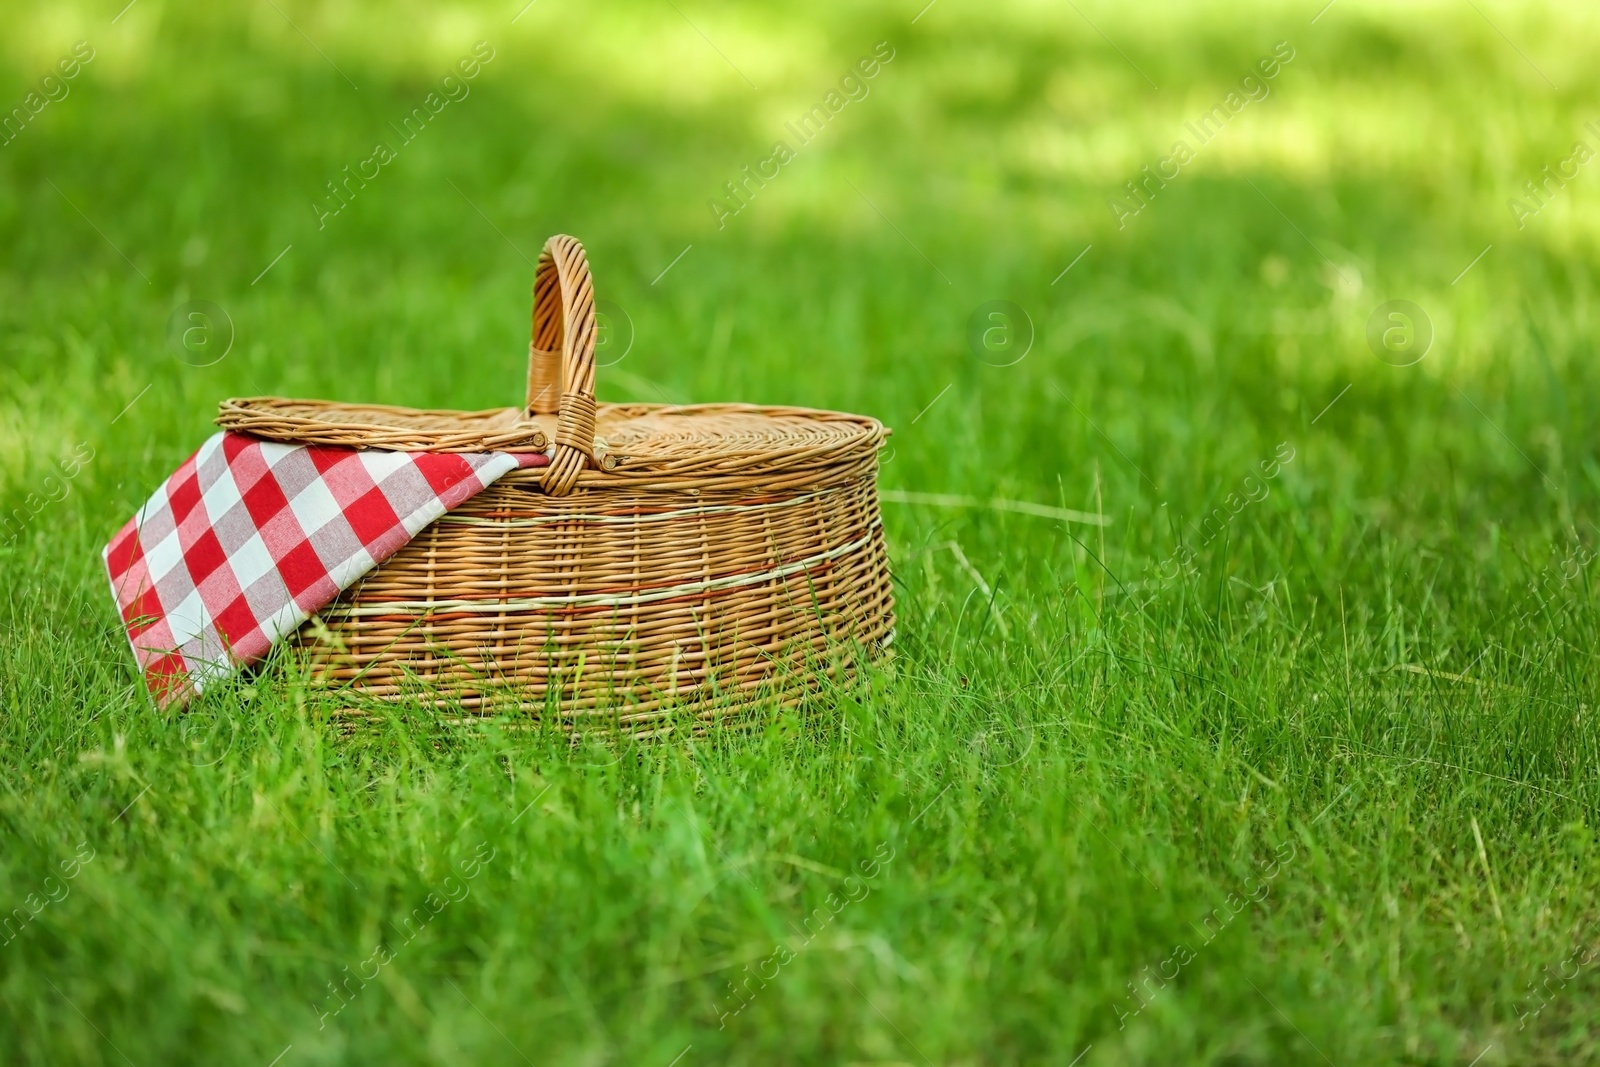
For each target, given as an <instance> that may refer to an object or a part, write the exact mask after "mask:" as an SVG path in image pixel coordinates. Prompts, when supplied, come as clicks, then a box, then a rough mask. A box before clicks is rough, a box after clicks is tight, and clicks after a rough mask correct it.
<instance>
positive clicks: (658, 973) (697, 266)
mask: <svg viewBox="0 0 1600 1067" xmlns="http://www.w3.org/2000/svg"><path fill="white" fill-rule="evenodd" d="M124 3H125V0H93V2H90V3H83V4H80V3H75V2H71V0H68V2H64V3H51V2H44V0H21V2H19V3H16V4H9V5H7V6H6V7H5V9H4V10H3V11H0V108H3V109H4V114H5V115H10V116H12V118H13V121H12V125H11V126H10V127H7V128H6V132H5V133H4V135H3V136H0V141H4V142H5V143H3V144H0V250H3V253H0V255H3V259H0V513H3V515H4V517H5V518H4V521H5V522H6V523H8V525H7V526H5V527H4V528H3V529H0V786H3V788H0V915H3V916H4V919H3V922H4V927H3V932H0V1061H3V1062H5V1063H19V1064H21V1063H29V1064H35V1063H36V1064H65V1063H83V1064H125V1063H131V1064H137V1065H140V1067H143V1065H146V1064H179V1063H203V1064H245V1065H257V1067H268V1065H270V1064H276V1065H278V1067H297V1065H300V1064H336V1063H338V1064H345V1063H348V1064H368V1063H370V1064H411V1063H419V1064H420V1063H430V1064H432V1063H437V1064H482V1063H494V1064H520V1063H525V1062H526V1063H536V1064H546V1063H551V1064H556V1063H562V1064H564V1063H583V1064H599V1063H619V1064H630V1065H632V1064H638V1065H643V1067H672V1065H676V1067H697V1065H700V1064H709V1063H737V1064H762V1065H765V1064H788V1063H797V1064H798V1063H807V1064H810V1063H818V1064H822V1063H827V1064H831V1063H881V1064H890V1063H895V1064H928V1065H932V1064H1022V1063H1028V1064H1032V1063H1055V1064H1062V1065H1067V1064H1077V1065H1080V1067H1101V1065H1111V1064H1150V1065H1169V1064H1218V1065H1222V1064H1229V1065H1246V1064H1278V1063H1328V1064H1333V1065H1337V1067H1356V1065H1362V1067H1368V1065H1376V1064H1458V1065H1461V1067H1466V1065H1468V1064H1473V1063H1476V1064H1479V1065H1481V1067H1497V1065H1502V1064H1569V1063H1595V1062H1600V925H1597V922H1600V908H1597V904H1596V901H1597V900H1600V842H1597V841H1596V830H1597V825H1600V808H1597V805H1600V777H1597V770H1600V723H1597V721H1596V704H1597V696H1600V693H1597V689H1600V684H1597V683H1600V664H1597V663H1596V649H1597V647H1600V644H1597V639H1600V612H1597V610H1596V602H1595V597H1594V582H1595V580H1596V576H1597V566H1596V564H1595V555H1596V552H1597V551H1600V527H1597V526H1596V522H1597V521H1600V518H1597V505H1600V455H1597V446H1600V425H1597V422H1596V414H1595V413H1596V404H1595V399H1596V397H1597V396H1600V362H1597V359H1596V355H1597V339H1600V275H1597V268H1600V190H1597V185H1596V183H1597V181H1600V177H1597V175H1600V168H1597V167H1595V166H1593V165H1591V161H1592V160H1593V159H1594V157H1595V156H1596V155H1597V154H1600V101H1597V100H1596V99H1595V97H1594V95H1593V93H1592V92H1591V84H1592V83H1590V82H1589V81H1588V78H1589V77H1590V76H1589V75H1585V74H1584V73H1583V72H1584V70H1585V69H1591V72H1592V68H1591V67H1590V64H1592V63H1593V56H1592V54H1591V53H1592V51H1593V49H1592V47H1590V45H1592V42H1593V41H1594V40H1595V39H1596V35H1597V33H1600V12H1596V11H1595V10H1594V9H1593V8H1592V6H1589V5H1582V4H1578V3H1568V4H1564V5H1553V4H1530V5H1517V4H1511V3H1506V2H1503V0H1450V2H1448V3H1445V2H1442V0H1441V2H1437V3H1427V2H1419V3H1402V4H1394V3H1380V2H1377V0H1338V2H1336V3H1334V4H1332V5H1330V6H1329V7H1327V8H1324V9H1322V10H1321V11H1320V12H1319V10H1318V9H1319V7H1321V0H1311V2H1307V3H1295V4H1249V3H1221V2H1184V3H1174V4H1169V5H1162V6H1160V8H1159V9H1151V10H1141V9H1138V8H1135V7H1134V6H1133V5H1121V4H1113V3H1109V2H1105V0H1062V2H1060V3H1057V2H1054V0H1052V2H1048V3H1046V2H1042V0H1009V2H1005V3H998V4H981V5H973V4H967V3H962V2H960V0H942V2H937V3H934V4H931V5H929V6H927V7H926V8H923V7H922V3H923V0H911V2H909V3H903V4H894V5H888V6H881V7H868V6H866V5H860V4H848V3H843V2H839V0H823V2H821V3H814V4H807V5H803V6H801V7H797V8H796V9H795V10H794V11H792V12H791V11H786V10H782V9H780V8H778V7H774V6H772V5H757V4H753V3H745V4H735V3H731V2H725V0H670V2H665V3H660V2H657V0H608V2H606V3H602V4H596V5H576V4H569V3H564V2H562V0H537V2H536V3H532V4H530V5H528V6H527V7H523V6H522V0H494V2H492V3H491V2H483V3H477V2H473V3H466V2H457V3H452V4H448V5H446V4H434V3H419V2H416V0H401V2H398V3H391V4H378V3H371V2H354V0H344V2H336V3H323V4H313V3H309V2H305V0H245V2H243V3H240V4H229V5H211V4H203V3H199V2H194V0H186V2H181V3H180V2H163V0H136V2H135V3H134V4H132V5H131V6H128V7H126V8H124V7H123V4H124ZM519 9H520V10H519ZM79 42H83V44H81V45H80V44H79ZM868 69H871V70H872V71H873V73H872V74H871V76H870V77H869V76H867V75H866V74H865V71H866V70H868ZM468 70H472V71H473V72H474V73H472V74H471V75H470V76H468V74H467V73H466V72H467V71H468ZM1269 71H1270V73H1269ZM69 72H70V74H69ZM47 76H49V77H48V80H46V79H47ZM447 76H449V80H448V81H447V80H446V79H447ZM830 92H833V93H837V94H838V95H837V96H835V97H834V98H833V99H834V100H836V101H838V106H837V107H830V106H828V100H829V94H830ZM30 94H33V95H31V96H30ZM430 100H431V101H433V102H434V104H437V107H435V106H433V104H430V103H429V101H430ZM30 101H32V103H30ZM819 104H820V105H822V108H823V109H822V111H821V112H820V114H821V115H823V116H825V117H826V122H825V123H824V122H821V121H820V120H818V119H817V118H816V116H817V115H818V114H819V113H818V112H816V111H813V108H814V107H815V106H817V105H819ZM34 105H37V107H36V108H35V106H34ZM13 108H20V109H22V110H21V111H15V112H14V111H12V110H11V109H13ZM418 109H421V110H420V111H419V110H418ZM17 116H21V117H20V118H18V117H17ZM419 116H420V117H419ZM808 116H810V120H809V121H808V118H807V117H808ZM408 121H409V123H410V124H409V125H408ZM1586 124H1592V125H1586ZM1180 144H1181V149H1180ZM1580 146H1581V151H1580ZM380 148H382V149H383V150H382V151H380ZM747 167H748V168H749V170H748V171H747V170H746V168H747ZM345 168H349V170H348V171H347V170H346V169H345ZM374 168H375V169H376V175H375V176H373V177H371V178H370V180H365V181H360V180H358V181H352V182H349V183H347V184H340V183H345V182H346V176H347V175H348V174H350V173H356V172H360V173H364V174H367V175H371V174H373V170H374ZM1546 168H1548V170H1547V169H1546ZM774 170H776V174H775V175H774V174H773V172H774ZM748 173H753V174H756V175H757V176H758V177H757V178H756V179H747V178H746V175H747V174H748ZM763 174H764V175H769V176H770V177H761V175H763ZM735 182H739V183H741V185H740V187H739V188H740V189H741V190H742V195H740V196H739V197H737V198H735V197H734V196H732V195H730V194H731V192H732V191H733V187H732V185H731V183H735ZM1133 182H1137V183H1138V184H1137V185H1133V186H1130V184H1129V183H1133ZM1529 183H1535V184H1533V185H1530V184H1529ZM335 184H338V185H339V187H340V188H341V189H342V190H343V193H342V195H335V193H334V191H333V186H334V185H335ZM557 232H567V233H572V234H574V235H576V236H578V237H579V238H581V239H582V240H583V241H584V242H585V243H586V245H587V247H588V250H589V256H590V259H591V262H592V264H593V266H594V270H595V274H596V279H597V287H598V293H599V295H600V297H601V298H602V299H604V300H608V301H610V302H611V304H610V305H609V308H610V314H611V330H612V333H611V335H610V336H609V337H608V344H610V345H612V347H611V349H610V350H609V352H610V355H603V356H602V359H601V362H602V363H607V362H609V364H610V365H607V366H603V367H602V368H601V369H600V371H599V390H600V395H601V398H602V399H603V400H640V401H659V400H673V401H690V400H693V401H711V400H745V401H755V402H763V403H782V404H801V405H808V406H814V407H823V408H834V409H840V410H847V411H859V412H863V413H868V414H871V415H874V416H876V417H878V418H880V419H882V420H883V421H884V422H885V423H887V424H888V425H890V426H892V427H893V428H894V431H895V433H894V437H893V439H892V442H891V444H892V448H891V449H890V450H889V451H888V452H886V453H885V455H884V464H883V467H882V473H881V484H882V486H883V488H884V490H885V491H886V502H885V505H884V507H885V521H886V524H887V532H888V538H889V546H890V553H891V559H892V563H893V567H894V571H895V578H896V595H897V611H898V617H899V623H898V635H897V639H896V642H895V651H896V654H895V656H894V657H893V658H892V659H889V660H886V661H884V662H882V663H880V664H879V665H878V666H876V667H875V668H874V669H872V670H871V671H870V672H868V673H867V674H865V675H864V676H862V677H860V678H859V679H857V680H855V681H854V682H853V683H851V684H848V685H844V686H841V687H837V688H835V689H830V690H828V691H827V692H825V693H823V694H822V695H821V696H820V697H819V698H818V699H817V700H815V701H813V702H812V703H811V704H810V705H808V706H807V707H805V708H804V709H802V710H801V711H800V712H779V711H773V712H772V713H771V714H770V715H769V716H767V717H766V719H765V721H764V722H763V724H762V726H761V727H760V728H759V729H756V730H754V731H751V732H749V733H746V734H742V735H738V736H713V737H710V738H706V739H702V740H686V739H679V740H669V741H665V742H656V743H645V744H629V745H608V744H605V743H601V742H599V741H592V742H588V743H586V744H585V745H583V746H582V747H581V748H579V749H577V750H576V751H574V750H571V749H569V747H568V746H567V745H566V744H564V743H563V742H562V741H561V740H559V739H558V738H554V737H550V736H547V735H546V734H544V733H542V732H540V731H538V730H528V729H522V728H519V726H521V725H523V724H519V723H517V722H512V721H503V720H502V721H494V722H488V723H484V724H482V725H477V726H473V727H462V726H456V725H450V724H449V723H447V722H445V721H443V718H442V717H441V716H439V715H437V714H435V713H433V712H430V711H424V710H422V709H420V708H409V709H408V708H403V707H402V708H396V709H394V711H393V712H392V713H391V714H389V715H387V716H386V717H384V718H383V719H381V720H380V721H377V722H373V723H368V724H365V725H362V726H359V727H357V728H355V729H349V728H347V727H346V726H344V725H341V723H342V720H341V719H339V717H338V716H336V715H335V714H334V713H335V712H337V711H338V710H339V709H340V708H341V707H343V706H344V703H343V702H342V701H341V698H340V697H339V696H338V694H329V693H327V692H324V691H319V690H317V689H316V688H313V687H310V686H308V685H307V684H306V683H305V682H304V680H303V679H302V677H301V675H300V674H299V673H298V672H297V671H296V670H294V669H292V666H291V665H289V664H285V663H282V662H278V663H274V664H271V665H269V666H268V667H267V668H266V669H264V670H262V671H261V672H259V673H258V674H255V675H253V676H250V677H247V678H243V679H241V680H240V681H239V682H238V683H237V684H234V685H228V686H223V687H220V688H219V689H218V690H216V691H215V692H211V693H208V694H207V695H206V696H205V697H203V698H202V699H201V700H199V701H198V702H196V703H195V704H194V705H193V706H192V707H191V708H190V710H189V711H187V712H185V713H182V714H175V713H163V712H158V711H156V710H155V709H153V708H152V707H151V705H150V704H149V702H148V701H147V700H146V699H145V697H144V695H143V692H142V689H141V686H140V683H139V680H138V677H137V676H136V674H135V673H134V670H133V665H132V662H131V657H130V656H129V655H128V650H127V645H126V641H125V639H124V638H123V637H122V636H121V634H120V632H119V630H118V626H117V619H116V616H115V613H114V611H113V609H112V606H111V603H110V598H109V595H108V593H107V589H106V582H105V579H104V576H103V572H102V570H101V564H100V550H101V548H102V546H103V545H104V544H105V543H106V541H107V540H108V539H109V537H110V536H111V534H112V533H114V532H115V531H116V529H117V528H118V527H119V526H120V525H121V524H122V523H123V522H124V521H125V520H126V519H127V518H128V516H130V515H131V514H132V513H133V512H134V510H135V509H136V508H137V507H138V506H139V504H140V503H142V502H143V501H144V499H145V498H146V497H147V496H148V494H149V493H150V492H151V491H152V490H153V489H154V488H155V486H156V485H157V484H159V483H160V481H161V480H162V479H163V478H164V477H166V475H167V474H168V473H170V472H171V471H172V470H173V468H175V467H176V466H177V465H178V463H179V462H180V461H182V460H183V459H184V458H185V457H186V456H187V455H189V453H190V452H192V451H193V450H194V449H195V448H196V447H197V446H198V445H199V444H200V442H201V441H203V440H204V439H205V437H206V436H207V435H208V434H209V433H210V432H211V419H212V418H213V417H214V415H215V411H216V404H217V402H218V401H219V400H221V399H223V398H225V397H229V396H250V395H262V394H275V395H283V396H311V397H330V398H339V399H345V400H351V401H370V402H383V403H394V404H405V405H410V406H416V407H454V408H487V407H497V406H502V405H509V404H514V403H516V402H517V401H518V400H520V398H521V395H522V393H521V390H522V386H523V375H524V369H523V361H524V359H525V358H526V356H525V353H526V345H527V334H526V331H527V325H528V318H527V316H528V299H529V298H528V287H529V283H530V281H531V278H532V266H531V260H532V259H533V257H535V256H536V255H537V252H538V249H539V247H540V245H541V244H542V242H543V241H544V239H545V238H546V237H547V236H549V235H550V234H553V233H557ZM196 301H206V302H209V305H208V306H210V307H211V311H210V314H211V316H212V318H211V320H210V321H211V327H212V328H211V331H210V332H209V333H203V334H202V335H189V336H188V337H187V344H186V343H185V334H184V330H185V329H186V323H188V322H189V321H190V320H188V319H187V318H186V317H185V316H187V314H188V312H189V310H192V308H191V304H192V302H196ZM997 301H1003V302H1006V303H1005V304H1003V305H999V304H996V303H995V302H997ZM1392 301H1405V302H1408V303H1406V304H1404V305H1394V306H1390V302H1392ZM996 314H998V315H999V316H1000V317H999V318H994V317H992V316H993V315H996ZM1393 315H1399V316H1400V317H1398V318H1395V317H1391V316H1393ZM174 324H176V325H174ZM630 334H631V347H629V346H628V345H627V344H626V343H625V342H626V341H627V340H628V339H629V336H630ZM619 349H624V350H625V351H623V352H622V353H621V354H620V355H618V354H617V352H618V350H619ZM219 352H220V353H221V354H220V355H219ZM1019 505H1020V507H1019Z"/></svg>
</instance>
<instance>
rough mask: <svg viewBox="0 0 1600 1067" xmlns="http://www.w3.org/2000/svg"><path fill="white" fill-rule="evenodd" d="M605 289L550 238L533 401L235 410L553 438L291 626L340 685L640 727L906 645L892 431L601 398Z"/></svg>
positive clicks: (408, 698)
mask: <svg viewBox="0 0 1600 1067" xmlns="http://www.w3.org/2000/svg"><path fill="white" fill-rule="evenodd" d="M591 285H592V283H591V281H590V278H589V274H588V268H587V262H586V260H585V259H584V257H583V252H582V248H581V246H579V245H578V244H577V242H575V241H572V239H571V238H559V237H558V238H552V239H551V242H550V243H549V244H547V245H546V250H545V253H544V255H543V256H541V258H540V263H539V274H538V276H537V277H536V280H535V287H534V339H533V344H532V345H531V347H530V355H531V357H532V364H533V365H532V368H531V370H530V375H529V385H528V394H529V402H528V404H527V406H526V407H524V408H520V409H518V408H510V409H504V410H503V411H498V412H494V411H491V412H470V413H451V412H438V411H408V410H406V409H400V408H379V407H370V406H368V407H355V406H349V405H340V404H331V403H325V402H320V401H284V400H278V399H274V398H258V399H254V400H230V401H227V402H225V403H224V404H223V408H222V415H221V417H220V418H219V419H218V422H219V423H221V424H222V425H224V426H226V427H229V428H231V429H234V430H236V431H240V432H246V433H251V434H254V435H256V436H261V437H266V438H269V439H274V440H280V441H287V442H293V443H324V444H335V443H336V444H347V445H356V446H366V447H379V448H389V449H396V450H402V451H481V450H490V449H495V448H499V449H506V450H511V451H518V450H520V451H528V450H542V449H544V447H545V446H546V444H547V443H548V442H554V444H553V445H551V446H550V452H551V455H552V457H553V458H552V462H551V465H550V466H549V467H546V468H543V469H534V470H520V471H516V472H513V473H511V474H507V475H505V476H504V477H503V478H501V479H500V480H499V481H498V482H496V483H495V484H494V485H492V486H490V487H489V488H487V489H485V490H483V491H482V492H481V493H479V494H478V495H476V496H474V497H472V498H471V499H470V500H468V501H467V502H465V503H464V504H462V505H461V506H459V507H457V508H456V509H455V510H453V511H451V512H450V513H448V514H446V515H445V516H443V517H442V518H440V519H439V520H437V521H436V522H434V523H433V524H432V525H431V526H429V527H427V528H426V529H424V530H422V531H420V532H419V533H418V534H417V535H416V536H415V537H414V538H413V539H412V540H411V541H410V542H409V543H408V544H407V545H405V546H404V547H403V548H401V549H400V550H399V551H398V552H396V553H395V554H394V555H393V556H391V557H389V558H388V559H387V560H385V561H384V562H383V563H382V564H380V565H379V566H377V567H376V568H374V569H373V570H372V571H371V572H370V573H368V574H367V575H366V577H364V578H363V579H362V580H361V581H360V582H358V583H356V584H355V585H353V586H352V587H351V588H349V589H347V590H346V591H345V592H344V593H343V594H342V595H341V596H340V597H339V598H338V599H337V600H336V601H334V602H333V603H332V604H331V605H329V606H328V607H327V608H325V609H324V610H323V611H322V612H321V613H320V614H319V615H318V616H316V617H314V618H312V619H311V620H309V621H308V622H307V623H306V625H305V626H303V627H302V628H301V629H300V631H299V632H298V633H297V634H296V635H295V637H294V638H293V644H294V645H295V646H297V647H298V649H300V650H301V652H302V653H303V654H304V655H305V656H306V657H308V658H309V659H310V661H311V662H312V664H313V666H314V669H315V672H316V675H317V676H318V677H320V678H322V679H324V680H325V681H326V682H327V683H328V684H330V685H341V686H347V687H349V689H351V690H353V691H354V692H356V693H359V694H362V695H365V696H369V697H375V698H379V699H383V700H389V701H398V702H405V703H422V704H426V705H432V706H436V707H441V708H460V709H462V710H464V711H467V712H469V713H471V712H476V713H481V714H500V713H505V712H521V713H525V714H527V715H528V716H529V717H530V718H533V719H537V720H539V721H541V722H544V723H549V724H551V725H554V726H557V727H559V728H561V729H564V730H568V731H571V732H611V731H619V732H623V733H627V734H632V735H635V736H649V735H652V734H657V733H664V732H670V731H672V730H676V729H679V728H681V727H682V726H684V725H688V726H689V727H690V728H692V729H694V730H695V731H696V732H699V731H703V730H705V729H707V728H708V727H709V726H711V725H713V724H718V725H722V724H734V723H738V722H740V721H744V720H747V719H748V718H749V713H750V712H751V710H752V709H754V708H757V707H763V706H765V707H770V706H773V705H774V704H784V705H792V704H794V703H795V702H796V701H798V700H799V699H800V698H801V697H802V696H803V695H804V694H805V693H806V692H808V691H810V690H812V689H814V688H815V687H816V686H817V685H819V684H821V682H822V681H823V680H824V679H828V678H840V677H844V676H847V675H849V674H850V673H851V672H853V671H854V670H855V669H856V668H857V667H858V666H859V665H860V664H861V663H862V662H863V660H864V659H866V658H870V657H872V656H874V655H875V654H876V653H877V652H878V651H879V650H880V649H882V648H884V647H885V646H887V644H888V643H889V641H890V640H891V639H892V636H893V627H894V613H893V599H892V588H891V582H890V575H889V566H888V556H887V552H886V549H885V545H884V538H883V527H882V519H881V515H880V511H879V504H878V493H877V471H878V452H879V450H880V449H881V448H882V447H883V445H884V442H885V440H886V438H887V436H888V431H887V430H886V429H885V428H884V427H883V426H882V425H881V424H879V423H878V422H877V421H876V420H874V419H870V418H866V417H864V416H857V415H845V414H840V413H837V412H825V411H813V410H809V409H801V408H761V407H754V406H750V405H701V406H686V407H668V406H662V405H643V404H634V405H609V406H603V407H602V406H597V405H596V404H595V402H594V400H593V344H594V341H593V337H594V323H593V312H592V290H591ZM557 395H559V400H557V399H555V398H556V397H557Z"/></svg>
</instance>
